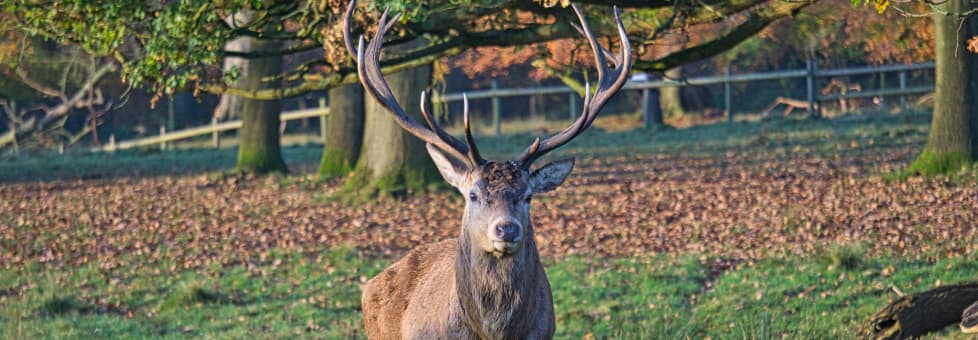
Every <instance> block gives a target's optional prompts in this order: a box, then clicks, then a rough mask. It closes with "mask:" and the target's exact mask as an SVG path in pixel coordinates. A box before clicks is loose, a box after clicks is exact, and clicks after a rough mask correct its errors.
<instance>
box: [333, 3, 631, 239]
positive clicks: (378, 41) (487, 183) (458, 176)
mask: <svg viewBox="0 0 978 340" xmlns="http://www.w3.org/2000/svg"><path fill="white" fill-rule="evenodd" d="M353 7H354V5H353V2H351V3H350V5H349V7H348V8H347V10H346V15H345V21H344V25H345V29H344V39H345V43H346V47H347V49H349V50H350V53H351V54H352V55H356V56H357V71H358V74H359V76H360V81H361V83H363V86H364V87H365V88H366V89H367V90H368V92H370V94H371V95H373V96H374V98H376V99H377V100H378V101H379V102H380V104H381V105H383V106H384V107H385V108H387V109H388V110H389V111H390V112H391V113H392V114H393V117H394V119H395V121H396V122H397V123H398V124H399V125H400V126H401V127H402V128H404V130H406V131H407V132H409V133H411V134H412V135H414V136H416V137H418V138H420V139H421V140H423V141H424V142H426V143H427V149H428V153H429V155H430V156H431V158H432V160H433V161H434V163H435V165H436V166H437V168H438V170H439V172H440V173H441V175H442V177H443V178H444V179H445V180H446V181H447V182H448V183H449V184H451V185H452V186H453V187H455V188H456V189H458V191H459V192H460V193H461V194H462V195H463V196H464V197H465V198H466V201H465V211H464V213H463V217H462V225H463V227H462V239H463V240H460V242H463V241H468V242H471V245H472V246H474V247H475V248H476V249H478V250H481V251H484V252H485V253H490V254H493V255H495V256H496V257H506V256H509V255H512V254H514V253H516V252H518V251H519V250H520V249H521V248H522V245H523V244H524V243H525V242H527V240H532V237H533V231H532V228H531V226H530V212H529V210H530V199H531V197H533V195H534V194H536V193H541V192H546V191H550V190H553V189H555V188H557V187H558V186H560V185H561V184H562V183H563V182H564V179H566V178H567V175H569V174H570V172H571V170H572V169H573V167H574V160H573V159H565V160H559V161H555V162H552V163H549V164H546V165H544V166H541V167H539V168H538V169H535V170H532V171H531V165H532V164H533V162H534V161H535V160H537V159H539V158H540V157H542V156H543V155H545V154H547V153H548V152H550V151H553V150H554V149H556V148H558V147H560V146H562V145H564V144H566V143H567V142H569V141H571V140H572V139H574V137H576V136H577V135H579V134H580V133H581V132H583V131H584V130H585V129H587V128H588V127H589V126H591V123H592V122H593V121H594V119H595V118H596V117H597V115H598V112H599V111H601V107H602V106H604V104H605V103H606V102H607V101H608V100H609V99H610V98H611V97H612V96H613V95H614V94H615V93H616V92H618V90H619V89H621V87H622V86H623V85H624V84H625V81H626V80H627V78H628V73H629V71H630V70H631V66H632V62H631V59H630V56H631V47H630V45H629V42H628V37H627V35H626V34H625V29H624V26H623V24H622V22H621V14H620V11H619V10H618V8H617V7H616V8H615V11H614V12H615V20H616V22H617V28H618V35H619V39H620V43H621V52H620V54H618V55H613V54H611V52H609V51H608V50H606V49H604V48H603V47H601V45H600V44H598V42H597V39H596V38H595V37H594V35H593V34H592V33H591V29H590V27H588V24H587V21H586V20H585V18H584V15H583V14H581V11H580V10H579V9H578V8H577V6H573V5H572V7H573V9H574V12H575V13H576V14H577V17H578V19H579V20H580V22H581V25H580V26H574V27H575V28H577V29H578V31H580V32H581V33H582V34H583V35H584V36H585V37H586V38H587V40H588V42H589V44H590V45H591V47H592V49H593V51H594V62H595V65H596V67H597V74H598V81H597V89H596V90H595V91H594V92H593V93H592V92H591V88H590V85H588V86H587V89H586V91H585V92H586V93H585V96H584V105H583V107H584V108H583V112H582V113H581V115H580V116H579V117H578V118H577V120H576V121H574V123H573V124H571V125H570V126H569V127H567V128H566V129H564V130H563V131H561V132H559V133H557V134H556V135H554V136H551V137H549V138H547V139H545V140H543V141H541V140H540V139H539V138H537V139H536V140H535V141H534V142H533V143H532V144H531V145H530V146H529V147H527V148H526V150H525V151H524V152H523V153H522V154H520V155H519V156H518V157H517V158H515V159H513V160H510V161H501V162H500V161H489V160H485V159H483V158H482V157H481V156H480V154H479V150H478V148H477V147H476V144H475V141H474V140H473V137H472V132H471V129H470V125H469V105H468V98H467V97H464V96H463V109H462V115H463V122H464V127H465V136H464V139H465V141H464V142H463V141H461V140H459V139H458V138H455V137H454V136H452V135H450V134H448V133H447V132H445V130H444V129H442V128H441V127H440V126H439V125H438V123H437V122H436V121H435V120H434V119H433V118H432V116H431V114H429V112H428V110H427V108H426V105H425V102H426V98H425V93H424V92H422V93H421V113H422V116H423V117H424V120H425V122H426V123H427V125H428V127H425V126H422V125H421V124H419V123H418V122H417V121H415V120H414V119H412V118H411V117H409V116H408V115H407V114H406V112H405V111H404V109H403V108H402V107H401V106H400V105H399V104H398V103H397V101H396V99H395V98H394V95H393V93H391V90H390V87H389V86H388V85H387V82H386V81H385V80H384V77H383V74H382V73H381V67H380V50H381V45H382V43H383V40H384V34H386V33H387V31H388V30H389V29H390V28H391V27H392V26H393V25H394V24H395V23H397V22H398V18H400V15H399V14H398V15H395V16H394V17H393V18H391V19H389V18H388V11H384V14H383V15H381V17H380V20H379V23H378V26H379V28H378V30H377V33H376V34H375V35H374V37H373V39H371V40H370V44H369V45H367V46H366V47H365V46H364V39H363V37H362V36H361V37H360V39H359V43H358V46H357V48H354V47H353V39H352V38H351V36H350V22H351V20H350V17H351V15H352V12H353ZM608 59H610V60H611V62H612V64H614V68H613V69H609V68H608V66H607V65H608ZM530 242H532V241H530Z"/></svg>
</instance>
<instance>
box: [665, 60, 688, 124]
mask: <svg viewBox="0 0 978 340" xmlns="http://www.w3.org/2000/svg"><path fill="white" fill-rule="evenodd" d="M682 76H683V72H682V66H680V67H676V68H674V69H671V70H668V71H666V72H665V78H666V79H673V80H675V79H681V78H682ZM681 90H682V88H681V87H679V86H667V87H663V88H660V89H659V107H660V108H661V109H662V115H664V116H665V117H667V118H676V117H682V116H683V115H685V114H686V111H685V110H683V100H682V91H681Z"/></svg>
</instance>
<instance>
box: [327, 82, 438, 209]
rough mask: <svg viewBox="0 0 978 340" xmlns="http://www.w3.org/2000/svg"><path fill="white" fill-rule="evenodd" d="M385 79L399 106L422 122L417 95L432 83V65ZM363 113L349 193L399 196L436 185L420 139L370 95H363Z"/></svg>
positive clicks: (436, 178)
mask: <svg viewBox="0 0 978 340" xmlns="http://www.w3.org/2000/svg"><path fill="white" fill-rule="evenodd" d="M386 79H387V82H388V83H389V84H390V87H391V91H392V92H393V93H394V96H395V97H396V98H397V102H398V103H400V104H401V107H403V108H404V109H405V110H407V111H408V113H409V114H411V115H412V117H414V119H415V120H418V121H422V120H421V117H420V116H421V114H420V111H419V109H418V107H419V102H420V97H419V95H420V94H421V91H422V90H424V89H425V87H427V86H428V84H430V82H431V65H425V66H421V67H417V68H413V69H409V70H405V71H401V72H398V73H394V74H390V75H387V76H386ZM365 111H366V121H365V124H364V131H365V132H364V139H363V149H362V151H361V153H360V159H359V161H358V162H357V166H356V167H355V168H354V170H353V174H352V175H351V176H350V178H349V179H348V180H347V183H346V188H347V189H348V190H352V191H354V192H356V193H358V194H360V195H361V197H372V196H375V195H378V194H379V195H385V196H386V195H392V194H393V195H400V194H404V193H407V192H410V191H415V190H419V189H423V188H425V187H427V186H428V185H429V184H431V183H438V181H439V177H438V175H437V172H436V171H435V168H434V165H433V164H432V163H431V160H430V159H429V158H428V155H427V153H426V152H425V148H424V144H423V143H422V142H421V140H419V139H417V138H415V137H414V136H413V135H411V134H409V133H407V132H405V131H404V130H402V129H401V127H400V126H399V125H397V123H395V122H394V119H393V117H391V113H390V112H388V111H387V109H385V108H384V107H382V106H381V105H380V104H379V103H377V101H376V100H375V99H374V98H373V97H372V96H366V105H365ZM422 124H423V123H422Z"/></svg>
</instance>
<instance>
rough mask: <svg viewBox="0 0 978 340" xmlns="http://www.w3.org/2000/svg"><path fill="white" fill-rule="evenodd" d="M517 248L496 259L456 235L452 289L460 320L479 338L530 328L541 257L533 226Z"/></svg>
mask: <svg viewBox="0 0 978 340" xmlns="http://www.w3.org/2000/svg"><path fill="white" fill-rule="evenodd" d="M524 242H525V243H524V244H522V245H521V246H520V248H519V250H518V251H517V252H516V253H514V254H512V255H510V256H506V257H502V258H499V257H496V256H495V255H492V254H490V253H486V252H485V251H483V250H481V249H479V248H478V247H474V246H473V245H472V240H471V239H470V238H469V237H467V235H466V233H465V232H463V233H462V235H461V236H460V237H459V241H458V249H457V257H456V259H457V260H456V265H455V283H456V285H455V287H456V290H457V294H458V301H459V308H461V315H462V319H463V321H464V322H465V323H466V325H468V327H469V328H470V329H471V330H472V331H473V332H475V333H476V334H478V335H479V336H480V338H483V339H502V338H514V337H515V338H519V335H520V334H524V333H525V332H527V331H529V329H530V328H531V327H532V325H533V323H532V320H534V319H535V318H533V317H531V316H532V315H533V314H532V313H533V311H534V310H535V309H536V308H537V304H538V303H539V302H540V299H539V297H538V296H537V295H539V294H540V292H539V287H540V282H539V280H545V278H541V277H540V273H542V270H541V267H542V264H541V263H540V255H539V253H538V252H537V246H536V243H535V242H534V240H533V233H532V229H530V230H529V231H528V235H527V238H526V239H525V241H524Z"/></svg>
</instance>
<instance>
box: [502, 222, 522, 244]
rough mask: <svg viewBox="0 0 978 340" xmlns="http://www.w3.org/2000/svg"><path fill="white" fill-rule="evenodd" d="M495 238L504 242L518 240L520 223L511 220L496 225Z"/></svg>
mask: <svg viewBox="0 0 978 340" xmlns="http://www.w3.org/2000/svg"><path fill="white" fill-rule="evenodd" d="M496 238H498V239H499V240H502V241H505V242H516V241H519V240H520V225H519V224H516V223H512V222H504V223H500V224H497V225H496Z"/></svg>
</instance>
